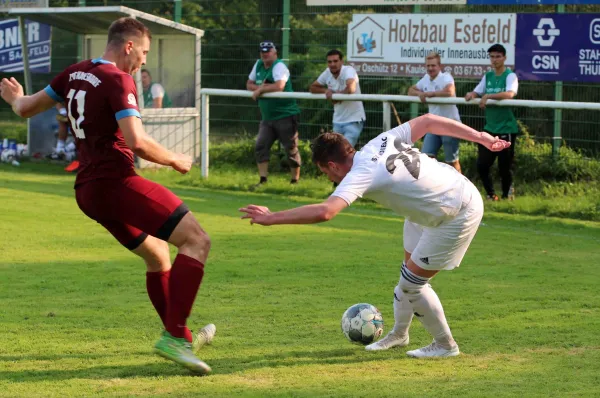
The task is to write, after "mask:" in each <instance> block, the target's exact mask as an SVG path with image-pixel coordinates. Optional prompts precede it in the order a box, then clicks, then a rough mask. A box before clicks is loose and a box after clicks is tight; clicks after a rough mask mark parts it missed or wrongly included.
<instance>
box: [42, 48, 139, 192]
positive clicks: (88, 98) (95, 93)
mask: <svg viewBox="0 0 600 398" xmlns="http://www.w3.org/2000/svg"><path fill="white" fill-rule="evenodd" d="M49 87H50V90H48V89H47V90H46V92H47V93H48V94H49V95H50V96H52V97H53V98H54V99H56V100H60V99H62V100H64V102H65V106H66V108H67V114H68V117H69V122H70V125H71V131H72V132H73V135H74V136H75V139H76V145H77V152H78V157H79V161H80V169H79V172H78V174H77V180H76V186H77V185H78V184H82V183H84V182H88V181H91V180H95V179H106V178H123V177H127V176H130V175H134V174H135V170H134V163H133V153H132V151H131V150H130V149H129V148H128V147H127V144H126V143H125V139H124V137H123V134H122V132H121V131H120V129H119V125H118V123H117V121H118V120H119V119H121V118H123V117H128V116H137V117H139V116H140V114H139V110H138V106H137V91H136V86H135V83H134V81H133V78H132V76H131V75H129V74H126V73H124V72H122V71H121V70H119V69H118V68H117V67H116V66H115V65H114V64H113V63H110V62H108V61H106V60H103V59H94V60H86V61H83V62H80V63H77V64H75V65H71V66H70V67H68V68H67V69H66V70H65V71H64V72H62V73H61V74H60V75H58V76H57V77H56V78H55V79H54V80H53V81H52V83H50V86H49ZM52 91H53V92H52ZM54 95H56V96H54Z"/></svg>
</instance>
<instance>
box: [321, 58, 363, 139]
mask: <svg viewBox="0 0 600 398" xmlns="http://www.w3.org/2000/svg"><path fill="white" fill-rule="evenodd" d="M310 92H311V93H315V94H322V93H324V94H325V96H326V97H327V99H329V100H331V96H332V95H333V94H360V83H359V81H358V74H357V73H356V70H355V69H354V68H353V67H351V66H350V65H344V54H343V53H342V52H341V51H339V50H330V51H329V52H328V53H327V69H325V71H324V72H323V73H321V75H320V76H319V77H318V79H317V80H315V81H314V82H313V84H311V86H310ZM331 101H332V102H333V131H334V132H336V133H340V134H342V135H343V136H344V137H345V138H346V139H347V140H348V142H350V144H351V145H352V146H355V145H356V143H357V142H358V137H359V136H360V133H361V132H362V130H363V127H364V126H365V120H366V119H367V117H366V115H365V109H364V107H363V103H362V101H333V100H331Z"/></svg>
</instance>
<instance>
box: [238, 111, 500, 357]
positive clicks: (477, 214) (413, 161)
mask: <svg viewBox="0 0 600 398" xmlns="http://www.w3.org/2000/svg"><path fill="white" fill-rule="evenodd" d="M427 132H432V133H434V134H437V135H447V136H451V137H456V138H460V139H464V140H469V141H473V142H476V143H479V144H481V145H484V146H485V147H486V148H488V149H490V150H492V151H501V150H503V149H505V148H507V147H509V146H510V143H509V142H506V141H503V140H500V139H499V138H498V137H493V136H491V135H489V134H488V133H485V132H478V131H476V130H473V129H472V128H470V127H468V126H465V125H463V124H461V123H459V122H457V121H454V120H451V119H448V118H444V117H439V116H435V115H432V114H427V115H423V116H420V117H418V118H416V119H413V120H411V121H409V122H407V123H404V124H402V125H400V126H398V127H396V128H394V129H392V130H390V131H386V132H385V133H382V134H380V135H379V136H377V137H376V138H374V139H373V140H371V141H369V143H368V144H367V145H365V146H364V147H363V148H362V149H361V150H360V151H359V152H356V151H355V150H354V148H353V147H352V146H351V145H350V144H349V143H348V141H347V140H346V139H345V138H344V137H343V136H342V135H341V134H338V133H324V134H321V135H320V136H319V137H317V138H316V139H315V141H314V142H313V144H312V151H313V162H315V163H316V164H317V165H318V167H319V169H320V170H321V171H322V172H323V173H325V174H327V176H328V177H329V179H330V180H332V181H333V182H337V183H339V186H338V187H337V189H336V190H335V191H334V192H333V194H331V196H330V197H329V198H328V199H327V200H326V201H325V202H323V203H320V204H313V205H307V206H301V207H297V208H294V209H290V210H284V211H279V212H275V213H272V212H271V211H269V209H268V208H267V207H264V206H256V205H248V206H246V207H244V208H241V209H240V211H241V212H243V213H245V215H244V216H243V217H242V218H249V219H250V221H251V223H253V224H260V225H276V224H312V223H318V222H323V221H328V220H331V219H332V218H333V217H335V215H336V214H337V213H339V212H340V211H341V210H342V209H344V208H345V207H347V206H349V205H350V204H352V202H354V201H355V200H356V199H358V198H361V197H365V198H369V199H373V200H375V201H376V202H378V203H380V204H382V205H384V206H386V207H388V208H390V209H391V210H393V211H394V212H395V213H397V214H399V215H401V216H404V217H405V221H404V262H403V263H402V269H401V272H400V281H399V283H398V286H396V288H395V289H394V320H395V324H394V328H393V329H392V330H391V331H390V332H389V333H388V335H387V336H385V337H384V338H383V339H381V340H379V341H378V342H376V343H373V344H371V345H368V346H367V347H366V349H367V350H369V351H375V350H386V349H388V348H392V347H396V346H399V347H403V346H406V345H408V342H409V337H408V329H409V327H410V323H411V321H412V318H413V314H414V315H416V316H417V318H418V319H419V320H420V321H421V323H422V324H423V326H424V327H425V329H426V330H427V331H428V332H429V333H430V334H431V335H432V336H433V342H432V343H431V344H430V345H428V346H426V347H423V348H419V349H417V350H413V351H408V352H407V355H409V356H411V357H417V358H424V357H450V356H456V355H458V354H459V349H458V345H457V344H456V342H455V341H454V338H453V337H452V333H451V332H450V327H449V326H448V322H447V321H446V317H445V315H444V310H443V308H442V304H441V303H440V300H439V298H438V296H437V294H436V293H435V291H434V290H433V289H432V287H431V285H429V280H430V279H431V278H433V276H434V275H435V274H437V273H438V272H439V271H440V270H451V269H453V268H455V267H458V266H459V265H460V262H461V261H462V259H463V257H464V255H465V252H466V251H467V248H468V247H469V244H470V243H471V241H472V240H473V237H474V236H475V233H476V232H477V228H478V227H479V223H480V221H481V218H482V216H483V201H482V198H481V195H480V193H479V191H478V190H477V188H476V187H475V185H473V183H472V182H471V181H469V180H468V179H467V178H466V177H464V176H463V175H461V174H460V173H459V172H458V171H456V170H455V169H454V168H452V167H451V166H449V165H446V164H444V163H439V162H438V161H437V160H435V159H432V158H429V157H428V156H427V155H425V154H422V153H420V152H419V151H418V149H415V148H413V147H412V144H413V143H414V142H416V141H417V140H419V139H420V138H422V137H423V136H424V135H425V134H426V133H427Z"/></svg>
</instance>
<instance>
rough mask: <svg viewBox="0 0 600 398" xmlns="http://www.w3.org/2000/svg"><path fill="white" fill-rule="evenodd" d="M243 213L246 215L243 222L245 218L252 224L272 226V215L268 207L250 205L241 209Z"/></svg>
mask: <svg viewBox="0 0 600 398" xmlns="http://www.w3.org/2000/svg"><path fill="white" fill-rule="evenodd" d="M239 211H241V212H242V213H246V214H244V215H243V216H242V220H243V219H245V218H249V219H250V224H260V225H271V224H272V223H271V217H270V215H271V214H272V213H271V211H270V210H269V208H268V207H265V206H257V205H248V206H246V207H242V208H241V209H239Z"/></svg>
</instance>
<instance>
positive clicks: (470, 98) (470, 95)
mask: <svg viewBox="0 0 600 398" xmlns="http://www.w3.org/2000/svg"><path fill="white" fill-rule="evenodd" d="M473 98H475V93H474V92H470V93H467V95H465V101H471V100H472V99H473Z"/></svg>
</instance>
